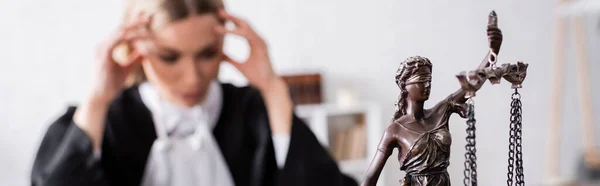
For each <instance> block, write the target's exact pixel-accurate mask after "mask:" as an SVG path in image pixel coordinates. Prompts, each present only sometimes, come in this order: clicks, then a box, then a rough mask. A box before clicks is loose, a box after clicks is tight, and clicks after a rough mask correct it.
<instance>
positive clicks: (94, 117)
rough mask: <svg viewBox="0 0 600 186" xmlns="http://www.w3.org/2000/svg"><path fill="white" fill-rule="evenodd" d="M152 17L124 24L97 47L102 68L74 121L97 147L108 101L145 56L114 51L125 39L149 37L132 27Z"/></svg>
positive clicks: (76, 112)
mask: <svg viewBox="0 0 600 186" xmlns="http://www.w3.org/2000/svg"><path fill="white" fill-rule="evenodd" d="M149 21H150V20H149V19H147V18H140V19H139V20H136V21H135V22H134V23H131V24H129V25H126V26H123V27H122V28H120V29H119V30H118V31H117V32H116V33H114V34H113V35H112V36H111V37H110V38H109V39H107V40H106V41H105V42H104V44H102V45H101V46H100V48H99V49H98V54H97V55H98V58H97V60H98V61H99V63H100V70H99V71H98V74H97V77H96V78H95V81H96V82H95V83H94V85H93V89H92V92H91V94H90V95H89V96H90V97H89V98H87V100H85V101H84V102H83V103H82V104H81V105H80V106H79V107H78V108H77V110H76V111H75V115H74V116H73V121H74V123H75V124H76V125H77V126H78V127H79V128H80V129H81V130H83V131H84V132H85V133H86V134H87V135H88V136H89V137H90V140H91V141H92V144H93V146H94V149H100V146H101V142H102V136H103V134H104V121H105V117H106V113H107V112H108V105H109V104H110V102H111V101H112V100H113V99H114V97H115V96H116V95H117V94H118V93H119V92H120V91H121V90H122V89H123V88H124V86H125V80H126V78H127V76H128V75H129V74H130V73H131V72H132V71H133V70H134V69H135V68H136V67H137V66H138V65H139V64H140V62H141V60H142V54H141V52H138V51H137V50H134V51H133V52H132V53H131V54H128V55H129V56H128V57H123V58H125V59H121V60H116V59H115V57H113V53H114V52H113V51H115V48H117V46H119V45H120V44H122V43H132V42H134V41H136V40H139V39H144V38H147V36H142V35H134V34H133V32H132V31H133V30H135V29H138V28H140V27H142V26H147V24H148V23H149Z"/></svg>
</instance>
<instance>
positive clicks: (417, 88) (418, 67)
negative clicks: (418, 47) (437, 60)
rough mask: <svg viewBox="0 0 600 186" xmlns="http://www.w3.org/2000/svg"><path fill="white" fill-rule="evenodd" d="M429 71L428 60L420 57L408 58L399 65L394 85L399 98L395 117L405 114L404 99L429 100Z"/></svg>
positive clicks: (430, 66) (430, 67)
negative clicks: (396, 87) (398, 92)
mask: <svg viewBox="0 0 600 186" xmlns="http://www.w3.org/2000/svg"><path fill="white" fill-rule="evenodd" d="M431 69H432V65H431V62H430V61H429V59H427V58H425V57H421V56H413V57H409V58H407V59H406V60H404V61H403V62H402V63H400V67H398V71H396V84H397V85H398V88H400V97H399V99H398V102H397V103H396V104H397V106H396V114H395V116H396V115H399V116H401V115H404V114H406V99H410V100H413V101H425V100H427V99H429V93H430V92H431ZM395 118H396V117H395Z"/></svg>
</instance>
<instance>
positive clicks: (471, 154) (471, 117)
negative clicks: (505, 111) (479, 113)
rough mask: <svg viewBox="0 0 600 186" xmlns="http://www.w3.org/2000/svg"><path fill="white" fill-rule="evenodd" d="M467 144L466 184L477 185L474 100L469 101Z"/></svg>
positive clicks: (468, 185)
mask: <svg viewBox="0 0 600 186" xmlns="http://www.w3.org/2000/svg"><path fill="white" fill-rule="evenodd" d="M467 118H468V119H467V130H466V131H467V137H466V141H467V144H466V145H465V150H466V152H465V164H464V165H465V170H464V176H465V178H464V180H463V182H464V184H465V186H477V162H476V161H477V156H476V152H477V149H476V148H475V145H476V143H475V122H476V120H475V104H474V103H473V100H471V99H470V100H469V101H467Z"/></svg>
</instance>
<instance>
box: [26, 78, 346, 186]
mask: <svg viewBox="0 0 600 186" xmlns="http://www.w3.org/2000/svg"><path fill="white" fill-rule="evenodd" d="M221 86H222V88H223V107H222V111H221V115H220V117H219V121H218V123H217V125H216V126H215V128H214V130H213V134H214V136H215V138H216V140H217V143H218V144H219V147H220V150H221V153H222V155H223V157H224V159H225V161H226V163H227V165H228V167H229V170H230V172H231V175H232V177H233V181H234V182H235V185H237V186H246V185H247V186H259V185H260V186H262V185H265V186H270V185H282V186H294V185H310V186H314V185H327V186H346V185H357V183H356V181H355V180H352V179H351V178H349V177H348V176H346V175H344V174H342V173H341V172H340V171H339V169H338V167H337V165H336V162H335V161H334V160H333V159H332V158H331V156H330V155H329V154H328V152H327V151H326V150H325V149H324V148H323V147H322V146H321V145H320V144H319V142H318V141H317V139H316V137H315V136H314V134H313V133H312V132H311V131H310V129H309V128H308V127H307V126H306V125H305V124H304V123H303V122H302V121H301V120H300V119H299V118H297V117H296V116H294V117H293V122H292V131H291V139H290V146H289V151H288V154H287V158H286V163H285V166H284V168H283V169H279V168H278V167H277V164H276V161H275V152H274V148H273V144H272V143H273V142H272V138H271V129H270V127H269V121H268V117H267V112H266V108H265V105H264V102H263V99H262V97H261V94H260V92H259V91H258V90H257V89H254V88H252V87H235V86H233V85H230V84H222V85H221ZM75 110H76V107H69V108H68V109H67V111H66V113H65V114H63V115H62V116H61V117H59V118H58V119H57V120H56V121H55V122H54V123H52V124H51V125H50V127H49V128H48V130H47V132H46V134H45V136H44V138H43V140H42V142H41V145H40V147H39V149H38V152H37V155H36V158H35V162H34V165H33V170H32V174H31V185H35V186H46V185H51V186H71V185H86V186H115V185H126V186H132V185H140V182H141V179H142V176H143V173H144V168H145V166H146V160H147V157H148V155H149V152H150V148H151V146H152V143H153V142H154V140H155V139H156V132H155V129H154V123H153V120H152V117H151V113H150V111H149V110H148V109H147V108H146V106H145V105H144V104H143V102H142V100H141V97H140V94H139V92H138V89H137V86H134V87H131V88H128V89H126V90H124V91H123V92H122V93H121V94H120V95H119V96H117V98H116V99H115V100H114V101H113V102H112V103H111V105H110V107H109V110H108V114H107V117H106V125H105V131H104V138H103V143H102V155H101V158H99V159H98V158H94V155H93V154H94V153H93V148H92V144H91V140H90V139H89V137H88V136H87V135H86V134H85V133H84V132H83V131H82V130H81V129H80V128H78V127H77V125H75V124H74V123H73V121H72V117H73V114H74V112H75Z"/></svg>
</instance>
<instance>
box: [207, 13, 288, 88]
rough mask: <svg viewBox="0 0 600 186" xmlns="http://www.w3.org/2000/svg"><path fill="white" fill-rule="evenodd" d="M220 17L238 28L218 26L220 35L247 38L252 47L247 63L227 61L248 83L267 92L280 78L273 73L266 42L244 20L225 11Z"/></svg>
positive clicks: (226, 58)
mask: <svg viewBox="0 0 600 186" xmlns="http://www.w3.org/2000/svg"><path fill="white" fill-rule="evenodd" d="M218 14H219V17H221V18H222V19H224V20H228V21H232V22H233V23H234V24H235V26H236V28H235V29H233V30H227V29H226V28H225V27H224V26H218V27H217V28H216V29H215V30H216V31H217V33H219V34H226V33H231V34H235V35H238V36H241V37H243V38H245V39H246V40H247V41H248V45H250V56H249V57H248V59H246V61H244V62H240V61H235V60H233V59H231V58H230V57H228V56H227V55H225V60H226V61H227V62H229V63H231V64H232V65H233V66H235V67H236V68H237V69H238V70H239V71H240V72H241V73H242V74H243V75H244V76H245V77H246V79H248V82H249V83H250V84H251V85H253V86H255V87H257V88H258V89H259V90H261V91H266V90H267V89H268V88H269V87H270V86H271V85H273V84H274V83H275V82H276V81H277V79H278V76H277V75H275V72H273V68H272V67H271V60H270V59H269V52H268V49H267V44H266V43H265V41H264V40H263V39H262V38H261V37H260V36H259V35H258V34H257V33H256V32H255V31H254V29H252V27H251V26H250V25H249V24H248V23H247V22H246V21H244V20H242V19H240V18H238V17H235V16H233V15H231V14H229V13H227V12H225V11H224V10H221V11H219V13H218Z"/></svg>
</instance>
